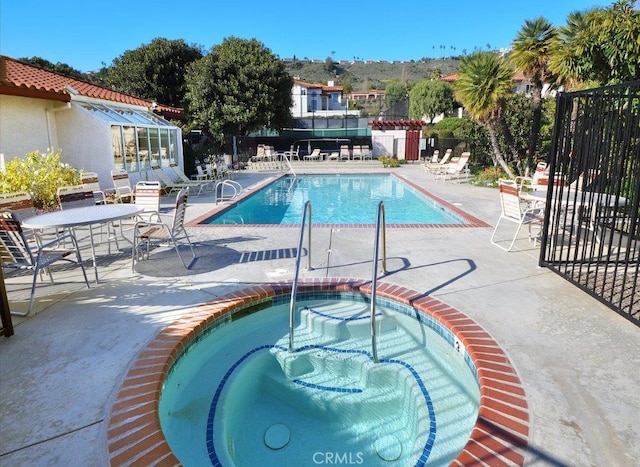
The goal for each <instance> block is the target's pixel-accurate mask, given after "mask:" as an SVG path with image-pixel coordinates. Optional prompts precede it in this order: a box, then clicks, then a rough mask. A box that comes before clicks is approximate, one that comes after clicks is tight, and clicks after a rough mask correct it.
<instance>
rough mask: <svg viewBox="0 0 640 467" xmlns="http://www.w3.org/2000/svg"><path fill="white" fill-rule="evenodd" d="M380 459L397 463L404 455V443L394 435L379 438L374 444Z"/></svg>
mask: <svg viewBox="0 0 640 467" xmlns="http://www.w3.org/2000/svg"><path fill="white" fill-rule="evenodd" d="M374 446H375V448H376V452H377V453H378V457H380V459H382V460H385V461H388V462H390V461H395V460H398V459H399V458H400V456H401V455H402V443H401V442H400V440H399V439H398V438H396V437H395V436H393V435H387V436H383V437H382V438H378V439H377V440H376V442H375V444H374Z"/></svg>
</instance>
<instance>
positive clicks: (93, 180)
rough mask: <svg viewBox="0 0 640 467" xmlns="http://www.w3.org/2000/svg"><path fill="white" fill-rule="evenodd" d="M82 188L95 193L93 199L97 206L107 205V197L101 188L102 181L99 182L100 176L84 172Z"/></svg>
mask: <svg viewBox="0 0 640 467" xmlns="http://www.w3.org/2000/svg"><path fill="white" fill-rule="evenodd" d="M81 180H82V186H83V187H84V189H85V190H89V191H92V192H93V198H94V199H95V203H96V204H106V203H107V195H106V194H105V192H104V191H103V190H102V188H101V187H100V181H99V180H98V174H97V173H94V172H84V173H83V174H82V176H81Z"/></svg>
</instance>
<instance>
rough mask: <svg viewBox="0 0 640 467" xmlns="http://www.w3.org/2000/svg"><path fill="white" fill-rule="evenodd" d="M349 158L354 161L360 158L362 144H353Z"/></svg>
mask: <svg viewBox="0 0 640 467" xmlns="http://www.w3.org/2000/svg"><path fill="white" fill-rule="evenodd" d="M351 159H353V160H354V161H355V160H356V159H359V160H362V146H361V145H355V146H353V151H351Z"/></svg>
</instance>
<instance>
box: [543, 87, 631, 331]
mask: <svg viewBox="0 0 640 467" xmlns="http://www.w3.org/2000/svg"><path fill="white" fill-rule="evenodd" d="M548 162H549V165H550V179H549V185H550V189H549V190H548V192H547V202H546V213H545V225H544V232H543V236H542V245H541V250H540V266H544V267H548V268H550V269H551V270H553V271H555V272H556V273H558V274H560V275H561V276H563V277H565V278H566V279H567V280H569V281H571V282H572V283H574V284H575V285H577V286H578V287H580V288H581V289H583V290H584V291H586V292H587V293H589V294H591V295H592V296H594V297H596V298H597V299H598V300H600V301H601V302H603V303H604V304H606V305H608V306H609V307H611V308H612V309H613V310H615V311H616V312H618V313H619V314H621V315H622V316H624V317H625V318H627V319H629V320H630V321H632V322H634V323H635V324H636V325H639V326H640V282H639V278H640V269H639V267H640V266H639V261H638V260H639V255H640V221H639V219H638V216H639V214H640V208H639V203H640V81H639V82H632V83H624V84H621V85H616V86H608V87H602V88H597V89H590V90H586V91H579V92H571V93H560V94H559V95H558V97H557V109H556V122H555V135H554V141H553V144H552V148H551V154H550V156H549V161H548Z"/></svg>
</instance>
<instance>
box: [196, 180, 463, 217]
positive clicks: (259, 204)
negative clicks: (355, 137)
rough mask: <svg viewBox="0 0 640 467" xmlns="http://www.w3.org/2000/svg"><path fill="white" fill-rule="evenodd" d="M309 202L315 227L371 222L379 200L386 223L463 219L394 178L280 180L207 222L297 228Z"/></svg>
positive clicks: (375, 213)
mask: <svg viewBox="0 0 640 467" xmlns="http://www.w3.org/2000/svg"><path fill="white" fill-rule="evenodd" d="M306 201H310V202H311V206H312V221H313V223H314V224H337V225H345V224H349V225H353V224H372V225H373V224H375V223H376V215H377V206H378V203H379V201H384V204H385V215H386V222H387V224H397V225H403V224H413V225H415V224H464V221H463V220H462V219H460V218H459V217H457V216H456V215H454V214H453V213H451V212H449V211H448V210H446V209H445V208H444V207H443V206H441V205H439V204H438V203H436V202H435V201H434V200H432V199H430V198H428V197H427V196H425V195H424V194H423V193H420V191H419V190H417V189H415V188H413V187H411V186H409V185H408V184H406V183H405V182H403V181H402V180H401V179H399V178H398V177H395V176H393V175H387V174H384V175H339V174H335V175H302V176H298V177H291V176H287V177H282V178H280V179H278V180H276V181H274V182H273V183H271V184H269V185H268V186H266V187H264V188H262V189H261V190H258V191H257V192H256V193H254V194H252V195H251V196H250V197H248V198H246V199H244V200H242V201H240V202H239V203H238V204H237V205H234V206H233V207H231V208H230V209H227V210H225V211H223V212H222V213H220V214H218V215H215V216H214V217H212V218H210V219H208V220H207V221H206V222H205V223H207V224H277V225H287V224H297V225H299V224H300V221H301V219H302V209H303V207H304V204H305V202H306Z"/></svg>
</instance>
